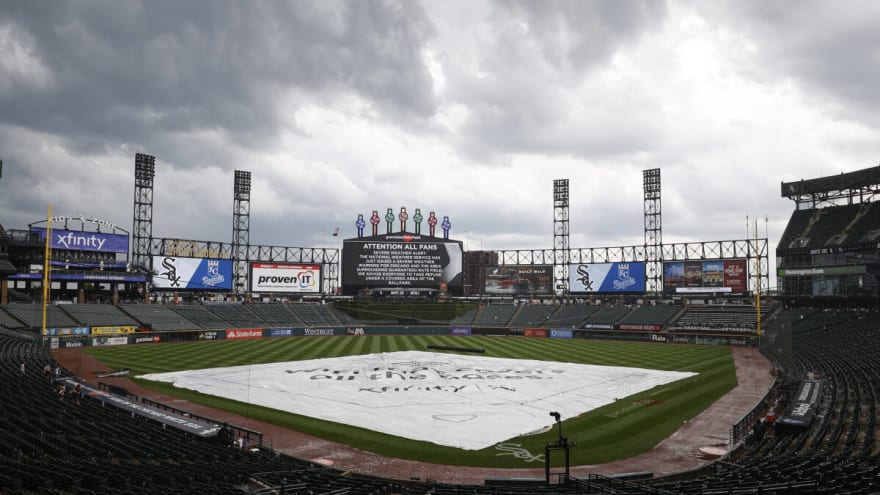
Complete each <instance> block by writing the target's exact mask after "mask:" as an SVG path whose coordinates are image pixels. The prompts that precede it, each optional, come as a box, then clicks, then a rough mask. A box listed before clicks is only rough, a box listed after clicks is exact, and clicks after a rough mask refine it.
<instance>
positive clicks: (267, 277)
mask: <svg viewBox="0 0 880 495" xmlns="http://www.w3.org/2000/svg"><path fill="white" fill-rule="evenodd" d="M250 285H251V288H250V291H251V292H282V293H291V292H299V293H303V292H321V265H314V264H290V263H251V276H250Z"/></svg>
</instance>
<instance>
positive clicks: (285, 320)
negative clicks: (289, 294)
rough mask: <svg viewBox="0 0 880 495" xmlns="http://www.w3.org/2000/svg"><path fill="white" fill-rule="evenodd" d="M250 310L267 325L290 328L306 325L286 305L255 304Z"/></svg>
mask: <svg viewBox="0 0 880 495" xmlns="http://www.w3.org/2000/svg"><path fill="white" fill-rule="evenodd" d="M250 310H251V312H252V313H253V314H254V315H256V316H257V317H258V318H260V319H261V320H262V321H264V322H266V324H267V325H271V326H279V327H289V326H300V325H303V324H304V322H303V321H302V318H300V317H299V316H297V315H296V314H295V313H294V312H293V311H290V309H288V307H287V305H286V304H253V305H251V306H250Z"/></svg>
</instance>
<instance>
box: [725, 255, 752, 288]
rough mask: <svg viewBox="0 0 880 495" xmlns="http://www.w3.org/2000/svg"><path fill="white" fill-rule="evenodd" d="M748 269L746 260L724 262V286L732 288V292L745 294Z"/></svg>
mask: <svg viewBox="0 0 880 495" xmlns="http://www.w3.org/2000/svg"><path fill="white" fill-rule="evenodd" d="M746 268H747V267H746V260H724V286H725V287H730V291H731V292H735V293H738V294H745V293H746V291H747V290H748V289H747V287H746V285H747V284H746V277H747V273H748V271H747V270H746Z"/></svg>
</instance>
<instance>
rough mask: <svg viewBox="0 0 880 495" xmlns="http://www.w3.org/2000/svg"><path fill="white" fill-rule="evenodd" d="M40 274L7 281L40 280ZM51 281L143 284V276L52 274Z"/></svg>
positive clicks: (26, 274) (25, 275) (18, 276)
mask: <svg viewBox="0 0 880 495" xmlns="http://www.w3.org/2000/svg"><path fill="white" fill-rule="evenodd" d="M42 279H43V274H42V273H14V274H12V275H10V276H9V280H42ZM52 280H53V281H61V280H64V281H83V282H145V281H146V280H147V278H146V277H145V276H143V275H122V274H113V273H107V272H102V273H59V272H53V273H52Z"/></svg>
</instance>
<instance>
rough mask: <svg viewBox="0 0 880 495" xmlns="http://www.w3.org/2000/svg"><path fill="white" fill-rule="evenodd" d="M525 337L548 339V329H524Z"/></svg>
mask: <svg viewBox="0 0 880 495" xmlns="http://www.w3.org/2000/svg"><path fill="white" fill-rule="evenodd" d="M523 336H525V337H537V338H547V329H546V328H523Z"/></svg>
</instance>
